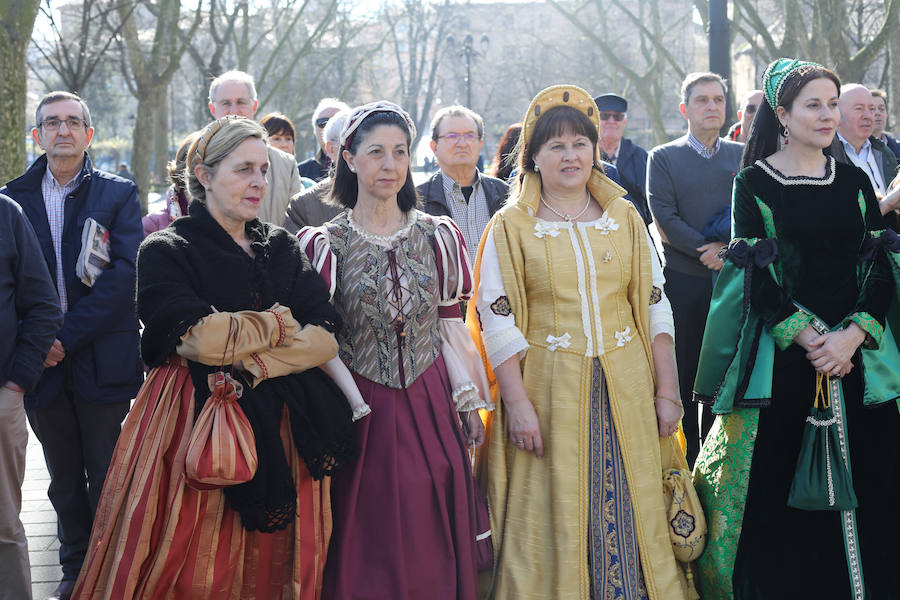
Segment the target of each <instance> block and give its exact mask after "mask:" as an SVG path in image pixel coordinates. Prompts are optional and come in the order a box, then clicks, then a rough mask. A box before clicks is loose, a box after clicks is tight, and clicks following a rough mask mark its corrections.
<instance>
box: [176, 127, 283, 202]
mask: <svg viewBox="0 0 900 600" xmlns="http://www.w3.org/2000/svg"><path fill="white" fill-rule="evenodd" d="M251 137H252V138H257V139H260V140H263V141H265V139H266V130H265V128H264V127H263V126H262V125H260V124H259V123H257V122H256V121H252V120H250V119H246V118H244V117H239V116H237V115H228V116H227V117H222V118H221V119H216V120H215V121H213V122H212V123H210V124H209V125H207V126H206V127H204V128H203V129H202V130H201V131H200V134H199V135H198V136H197V139H195V140H194V142H193V143H192V144H191V147H190V149H189V150H188V159H187V168H186V169H185V171H186V172H185V180H186V181H187V183H188V192H190V194H191V198H193V199H194V200H199V201H200V202H206V188H204V187H203V184H202V183H200V179H199V178H198V177H197V174H196V173H195V172H194V170H195V168H196V167H197V165H203V166H204V167H206V170H207V172H208V173H209V174H210V175H215V173H216V168H218V166H219V163H221V162H222V161H223V160H225V158H226V157H227V156H228V155H229V154H231V153H232V152H234V149H235V148H237V147H238V146H240V145H241V143H242V142H243V141H244V140H246V139H247V138H251Z"/></svg>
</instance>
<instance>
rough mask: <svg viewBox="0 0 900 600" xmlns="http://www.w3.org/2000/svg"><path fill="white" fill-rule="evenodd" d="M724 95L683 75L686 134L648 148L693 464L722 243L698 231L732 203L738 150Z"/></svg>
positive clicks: (701, 76)
mask: <svg viewBox="0 0 900 600" xmlns="http://www.w3.org/2000/svg"><path fill="white" fill-rule="evenodd" d="M725 94H726V88H725V81H724V80H723V79H722V78H721V77H720V76H719V75H716V74H714V73H691V74H690V75H688V76H687V77H686V78H685V80H684V82H683V83H682V85H681V96H682V102H681V105H680V106H679V108H680V110H681V115H682V116H683V117H684V118H685V119H686V120H687V123H688V133H687V135H685V136H683V137H680V138H678V139H676V140H674V141H672V142H669V143H668V144H663V145H662V146H658V147H656V148H654V149H653V150H652V151H651V152H650V156H649V159H648V162H647V198H648V200H649V203H650V210H651V211H652V213H653V219H654V221H655V222H656V227H657V229H658V230H659V234H660V237H661V238H662V242H663V256H664V261H665V268H664V274H665V277H666V296H667V297H668V298H669V301H670V302H671V303H672V312H673V315H674V318H675V355H676V359H677V360H678V378H679V384H680V388H681V400H682V401H683V402H684V404H685V414H684V421H683V426H684V433H685V436H686V437H687V443H688V462H689V463H691V464H693V462H694V459H696V457H697V453H698V452H699V450H700V443H701V438H702V437H704V436H705V435H706V432H707V431H709V427H710V425H711V424H712V415H711V413H710V412H709V408H708V407H707V408H705V409H704V418H703V420H702V423H701V421H700V419H699V418H698V412H699V411H698V410H697V406H695V405H693V404H692V390H693V386H694V377H695V376H696V374H697V360H698V358H699V355H700V344H701V342H702V341H703V329H704V326H705V325H706V315H707V313H708V312H709V302H710V298H711V296H712V274H713V273H714V272H715V271H718V270H719V269H721V268H722V262H721V261H720V260H719V258H718V256H717V254H718V252H719V251H720V250H721V249H722V248H723V247H724V245H725V244H724V243H723V242H721V241H718V240H710V239H706V238H705V237H704V235H703V229H704V227H705V226H706V224H707V223H709V222H710V221H711V220H713V219H714V218H715V217H717V216H718V215H719V214H720V213H721V212H722V211H723V210H727V208H728V207H729V206H730V205H731V186H732V183H733V181H734V176H735V175H736V174H737V172H738V170H739V169H740V162H741V153H742V152H743V148H744V146H743V144H739V143H737V142H732V141H729V140H726V139H722V138H720V137H719V131H720V130H721V128H722V125H723V124H724V123H725ZM701 425H702V429H701Z"/></svg>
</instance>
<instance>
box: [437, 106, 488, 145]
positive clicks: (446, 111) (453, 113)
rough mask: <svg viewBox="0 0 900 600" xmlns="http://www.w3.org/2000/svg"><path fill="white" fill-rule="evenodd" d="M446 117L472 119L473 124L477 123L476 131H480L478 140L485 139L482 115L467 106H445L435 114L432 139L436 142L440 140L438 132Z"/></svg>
mask: <svg viewBox="0 0 900 600" xmlns="http://www.w3.org/2000/svg"><path fill="white" fill-rule="evenodd" d="M445 117H467V118H469V119H472V122H473V123H475V129H476V130H477V131H478V139H479V140H481V139H484V119H482V118H481V115H479V114H478V113H477V112H475V111H474V110H472V109H471V108H466V107H465V106H461V105H458V104H457V105H454V106H445V107H444V108H442V109H441V110H439V111H437V114H435V115H434V118H433V119H432V120H431V139H432V140H434V141H435V142H436V141H437V140H438V130H439V129H440V127H441V121H443V120H444V118H445Z"/></svg>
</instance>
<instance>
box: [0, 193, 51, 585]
mask: <svg viewBox="0 0 900 600" xmlns="http://www.w3.org/2000/svg"><path fill="white" fill-rule="evenodd" d="M60 325H62V313H61V312H60V310H59V297H58V296H57V295H56V289H55V288H54V287H53V280H51V279H50V273H49V272H48V271H47V264H46V263H45V262H44V259H43V258H42V257H41V248H40V246H39V245H38V241H37V238H36V237H35V235H34V230H33V229H32V228H31V224H30V223H29V222H28V219H27V218H25V215H24V214H22V209H21V208H20V207H19V205H18V204H16V203H15V202H13V201H12V200H10V199H9V198H7V197H6V196H2V195H0V385H2V387H0V583H2V589H0V597H3V598H31V571H30V568H29V564H28V541H27V540H26V538H25V528H24V527H23V526H22V521H21V520H20V519H19V511H21V510H22V482H23V481H24V480H25V448H26V446H27V445H28V428H27V427H26V425H25V408H24V406H23V404H22V401H23V396H24V394H25V392H28V391H31V390H32V389H34V387H35V385H37V382H38V378H40V376H41V372H42V371H43V370H44V357H45V356H47V352H48V351H49V350H50V345H51V344H53V339H54V338H55V337H56V333H57V331H59V327H60Z"/></svg>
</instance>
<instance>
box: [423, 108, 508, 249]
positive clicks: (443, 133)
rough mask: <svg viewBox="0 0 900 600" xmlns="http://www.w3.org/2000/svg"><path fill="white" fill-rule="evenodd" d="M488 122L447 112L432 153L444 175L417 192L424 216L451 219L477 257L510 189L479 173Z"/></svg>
mask: <svg viewBox="0 0 900 600" xmlns="http://www.w3.org/2000/svg"><path fill="white" fill-rule="evenodd" d="M483 145H484V121H483V120H482V119H481V116H480V115H479V114H477V113H476V112H474V111H472V110H469V109H468V108H466V107H464V106H448V107H446V108H442V109H441V110H439V111H438V112H437V114H436V115H435V116H434V119H432V121H431V151H432V152H434V156H435V157H436V158H437V162H438V166H439V167H440V170H439V171H438V172H437V173H435V174H434V175H433V176H432V177H431V179H429V180H428V181H426V182H425V183H423V184H421V185H419V186H418V187H417V188H416V189H417V190H418V192H419V196H420V197H421V198H422V205H423V210H425V212H427V213H429V214H432V215H446V216H449V217H450V218H452V219H453V220H454V221H455V222H456V225H457V226H458V227H459V229H460V231H462V234H463V238H465V240H466V247H467V248H468V250H469V256H471V257H472V258H474V257H475V253H476V252H477V251H478V243H479V242H480V241H481V234H482V233H483V232H484V228H485V227H487V224H488V221H490V220H491V217H492V216H493V215H494V213H495V212H497V210H498V209H499V208H500V207H501V206H503V204H504V203H505V202H506V194H507V193H508V192H509V186H507V185H506V183H504V182H503V181H500V180H499V179H495V178H493V177H488V176H487V175H485V174H483V173H481V172H480V171H479V170H478V167H477V165H478V156H479V154H480V153H481V147H482V146H483Z"/></svg>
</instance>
